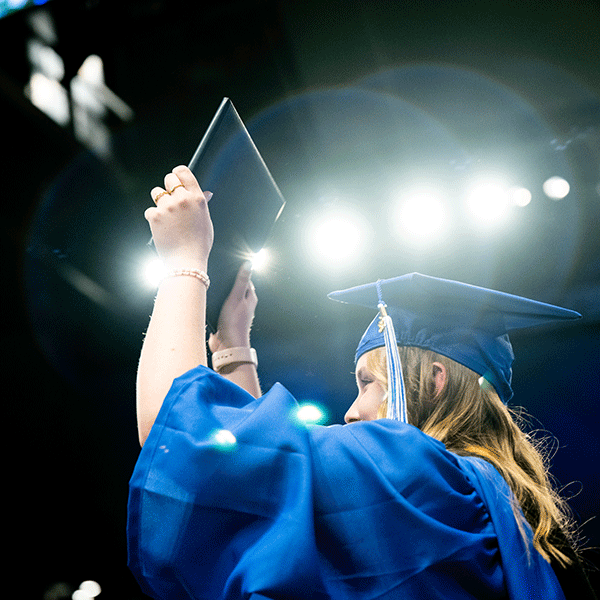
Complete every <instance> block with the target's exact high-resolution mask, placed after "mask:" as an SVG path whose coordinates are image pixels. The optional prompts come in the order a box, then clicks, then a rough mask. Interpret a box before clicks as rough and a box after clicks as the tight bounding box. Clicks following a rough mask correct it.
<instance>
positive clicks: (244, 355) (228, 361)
mask: <svg viewBox="0 0 600 600" xmlns="http://www.w3.org/2000/svg"><path fill="white" fill-rule="evenodd" d="M242 364H251V365H254V366H255V367H258V357H257V354H256V350H255V349H254V348H250V347H248V346H238V347H234V348H226V349H224V350H217V351H216V352H213V355H212V367H213V369H214V370H215V371H216V372H217V373H219V372H221V371H222V370H223V369H224V368H230V367H231V366H233V365H242Z"/></svg>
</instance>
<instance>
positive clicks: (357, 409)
mask: <svg viewBox="0 0 600 600" xmlns="http://www.w3.org/2000/svg"><path fill="white" fill-rule="evenodd" d="M356 385H357V387H358V395H357V396H356V400H354V402H353V403H352V406H350V408H349V409H348V411H347V412H346V414H345V416H344V421H345V422H346V423H354V422H356V421H374V420H375V419H377V418H378V417H377V411H378V410H379V407H380V406H381V403H382V402H383V400H384V398H385V394H386V389H385V388H384V387H383V385H381V383H379V381H378V380H377V379H375V376H374V375H373V373H372V372H371V371H370V370H369V368H368V367H367V354H366V353H365V354H363V355H362V356H361V357H360V358H359V359H358V361H357V363H356Z"/></svg>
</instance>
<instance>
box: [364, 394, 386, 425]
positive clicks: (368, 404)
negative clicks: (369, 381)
mask: <svg viewBox="0 0 600 600" xmlns="http://www.w3.org/2000/svg"><path fill="white" fill-rule="evenodd" d="M384 397H385V391H384V390H383V388H382V387H381V386H380V385H373V386H372V389H370V390H369V394H368V396H367V397H366V398H365V405H364V410H365V413H366V415H365V416H366V417H367V418H369V419H371V420H373V419H377V416H378V414H377V413H378V411H379V407H380V406H381V403H382V402H383V399H384Z"/></svg>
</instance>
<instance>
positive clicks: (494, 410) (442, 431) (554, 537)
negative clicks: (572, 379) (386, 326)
mask: <svg viewBox="0 0 600 600" xmlns="http://www.w3.org/2000/svg"><path fill="white" fill-rule="evenodd" d="M398 349H399V352H400V360H401V362H402V371H403V376H404V384H405V387H406V399H407V411H408V422H409V423H410V424H412V425H414V426H416V427H418V428H419V429H420V430H421V431H423V432H424V433H426V434H427V435H430V436H431V437H433V438H435V439H437V440H439V441H441V442H443V443H444V444H445V446H446V448H447V449H448V450H450V451H451V452H455V453H456V454H459V455H461V456H478V457H480V458H483V459H485V460H486V461H488V462H490V463H491V464H492V465H493V466H494V467H495V468H496V469H497V470H498V471H499V473H500V474H501V475H502V477H504V479H505V480H506V482H507V483H508V485H509V486H510V488H511V490H512V492H513V494H514V497H515V500H516V503H518V505H513V511H514V513H515V517H516V519H517V523H518V525H519V528H520V529H521V533H522V535H523V536H524V537H525V536H526V534H525V529H524V527H523V522H522V520H523V514H524V516H525V519H526V520H527V522H528V523H529V525H530V526H531V529H532V530H533V545H534V547H535V548H536V549H537V550H538V551H539V552H540V554H541V555H542V556H543V557H544V558H545V559H546V560H547V561H550V559H551V558H554V559H555V560H557V561H558V562H559V563H560V564H561V565H563V566H566V565H569V564H571V563H572V562H573V561H572V559H571V557H570V556H569V555H568V554H565V551H568V550H567V547H568V545H567V547H565V543H564V540H563V538H566V540H568V543H567V544H574V541H575V540H574V532H573V526H572V520H571V519H570V517H569V510H568V506H567V504H566V502H565V501H564V500H563V499H562V498H561V497H560V496H559V494H558V493H557V492H556V491H555V490H554V488H553V486H552V485H551V482H550V478H549V474H548V464H547V463H548V456H547V453H546V452H545V451H544V449H543V447H542V446H543V441H541V442H540V441H539V440H535V439H534V438H533V437H532V436H531V435H529V434H527V433H525V432H524V431H523V430H522V429H521V428H520V427H519V425H518V424H517V422H519V421H522V417H521V416H520V415H518V414H517V413H515V412H514V411H512V410H511V409H509V408H508V407H507V406H505V405H504V404H503V403H502V401H501V400H500V398H499V397H498V394H497V393H496V392H495V390H494V389H493V387H492V386H490V385H489V384H488V385H486V384H485V382H484V384H483V385H480V383H479V380H480V377H479V375H478V374H477V373H475V372H474V371H471V370H470V369H468V368H467V367H465V366H463V365H461V364H459V363H457V362H455V361H453V360H451V359H449V358H447V357H445V356H442V355H440V354H437V353H435V352H432V351H431V350H423V349H421V348H415V347H399V348H398ZM366 359H367V368H368V369H369V370H370V371H371V372H372V373H373V375H374V376H375V378H376V379H377V380H378V381H379V382H380V383H381V384H382V385H383V386H384V387H387V373H386V362H385V361H386V359H385V349H384V348H376V349H374V350H372V351H370V352H369V353H368V354H367V357H366ZM434 362H439V363H441V364H443V365H444V367H445V368H446V371H447V377H446V383H445V385H444V387H443V389H442V390H441V391H440V393H439V395H437V396H436V395H435V393H436V388H435V382H434V380H433V373H434V368H433V363H434ZM434 396H435V398H434ZM386 410H387V406H386V401H384V402H383V404H382V406H381V407H380V409H379V417H380V418H381V417H383V416H385V414H386ZM516 503H515V504H516ZM519 507H520V508H521V509H522V511H523V514H522V513H521V510H519ZM561 533H562V535H561ZM560 540H563V541H562V543H561V541H560Z"/></svg>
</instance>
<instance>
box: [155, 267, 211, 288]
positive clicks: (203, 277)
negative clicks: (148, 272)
mask: <svg viewBox="0 0 600 600" xmlns="http://www.w3.org/2000/svg"><path fill="white" fill-rule="evenodd" d="M179 275H189V276H190V277H195V278H196V279H199V280H200V281H201V282H202V283H203V284H204V286H205V287H206V289H208V287H209V286H210V279H209V277H208V275H207V274H206V273H205V272H204V271H201V270H200V269H177V270H175V271H171V272H170V273H167V274H166V275H165V278H167V277H178V276H179Z"/></svg>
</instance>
